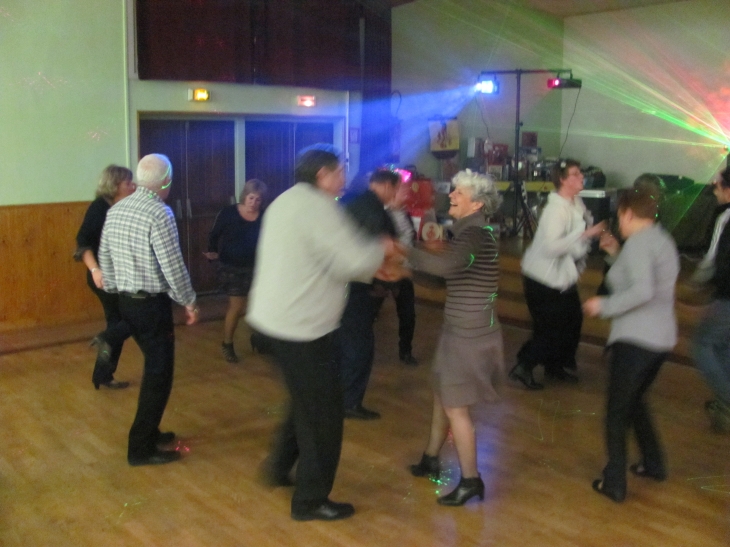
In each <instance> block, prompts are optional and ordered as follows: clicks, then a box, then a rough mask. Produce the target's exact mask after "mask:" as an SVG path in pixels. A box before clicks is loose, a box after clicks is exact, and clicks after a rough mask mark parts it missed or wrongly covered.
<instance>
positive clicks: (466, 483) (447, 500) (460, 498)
mask: <svg viewBox="0 0 730 547" xmlns="http://www.w3.org/2000/svg"><path fill="white" fill-rule="evenodd" d="M474 496H479V499H480V500H483V499H484V483H483V482H482V478H481V477H473V478H469V479H465V478H464V477H461V480H460V481H459V485H458V486H457V487H456V490H454V491H453V492H451V493H450V494H446V495H445V496H441V497H440V498H439V499H438V500H436V501H437V502H438V503H439V505H449V506H452V507H457V506H459V505H464V504H465V503H466V502H467V501H469V500H470V499H471V498H473V497H474Z"/></svg>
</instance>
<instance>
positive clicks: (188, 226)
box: [139, 119, 236, 293]
mask: <svg viewBox="0 0 730 547" xmlns="http://www.w3.org/2000/svg"><path fill="white" fill-rule="evenodd" d="M152 153H159V154H164V155H166V156H167V157H168V158H170V161H171V162H172V170H173V171H172V175H173V178H172V186H171V188H170V195H169V197H168V198H167V204H168V205H169V206H170V208H172V211H173V212H174V214H175V220H176V222H177V229H178V233H179V235H180V248H181V250H182V254H183V259H184V260H185V264H186V265H187V267H188V271H189V272H190V277H191V279H192V282H193V288H194V289H195V291H196V292H197V293H207V292H212V291H214V290H215V289H216V286H215V269H216V268H215V264H212V263H210V262H208V260H207V259H206V258H205V257H204V256H203V252H204V251H206V250H207V247H208V234H209V233H210V230H211V228H212V227H213V223H214V222H215V217H216V215H217V214H218V212H219V211H220V210H221V209H222V208H223V207H225V206H226V205H229V204H231V203H235V202H236V195H235V181H236V178H235V124H234V122H233V121H205V120H156V119H141V120H140V122H139V154H140V157H142V156H145V155H147V154H152Z"/></svg>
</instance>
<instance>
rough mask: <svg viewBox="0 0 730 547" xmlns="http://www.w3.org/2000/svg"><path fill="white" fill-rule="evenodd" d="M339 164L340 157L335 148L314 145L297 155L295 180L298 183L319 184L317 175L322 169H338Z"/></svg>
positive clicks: (329, 145) (328, 145)
mask: <svg viewBox="0 0 730 547" xmlns="http://www.w3.org/2000/svg"><path fill="white" fill-rule="evenodd" d="M339 164H340V155H339V153H338V151H337V149H336V148H335V147H334V146H332V145H331V144H324V143H319V144H313V145H312V146H307V147H306V148H303V149H302V150H301V151H300V152H299V154H297V162H296V165H295V166H294V179H295V180H296V182H308V183H309V184H317V173H319V170H320V169H322V167H327V168H329V169H337V167H338V166H339Z"/></svg>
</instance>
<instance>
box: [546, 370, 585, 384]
mask: <svg viewBox="0 0 730 547" xmlns="http://www.w3.org/2000/svg"><path fill="white" fill-rule="evenodd" d="M545 376H546V377H547V378H552V379H553V380H559V381H561V382H568V383H569V384H577V383H578V382H579V380H578V377H577V376H576V375H575V374H573V373H572V372H568V371H567V370H565V369H564V368H546V369H545Z"/></svg>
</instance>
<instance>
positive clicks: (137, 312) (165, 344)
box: [119, 294, 175, 459]
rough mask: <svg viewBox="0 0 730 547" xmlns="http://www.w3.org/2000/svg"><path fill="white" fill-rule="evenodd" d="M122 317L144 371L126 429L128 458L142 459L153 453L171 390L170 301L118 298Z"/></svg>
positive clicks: (172, 340) (157, 297)
mask: <svg viewBox="0 0 730 547" xmlns="http://www.w3.org/2000/svg"><path fill="white" fill-rule="evenodd" d="M119 309H120V311H121V313H122V318H123V319H124V320H125V321H126V322H127V323H128V324H129V326H130V328H131V330H132V336H134V340H135V341H136V342H137V344H138V345H139V347H140V349H141V350H142V354H143V355H144V372H143V374H142V385H141V387H140V389H139V401H138V403H137V414H136V416H135V417H134V423H133V424H132V428H131V429H130V430H129V447H128V450H127V457H128V458H129V459H137V458H145V457H147V456H149V455H151V454H153V453H154V452H155V451H156V450H157V438H158V436H159V434H160V429H159V427H160V422H161V421H162V415H163V414H164V412H165V407H166V406H167V400H168V398H169V397H170V391H171V390H172V378H173V371H174V368H175V330H174V325H173V322H172V301H171V300H170V297H169V296H167V295H166V294H158V295H155V296H151V297H148V298H132V297H129V296H124V295H120V296H119Z"/></svg>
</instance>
